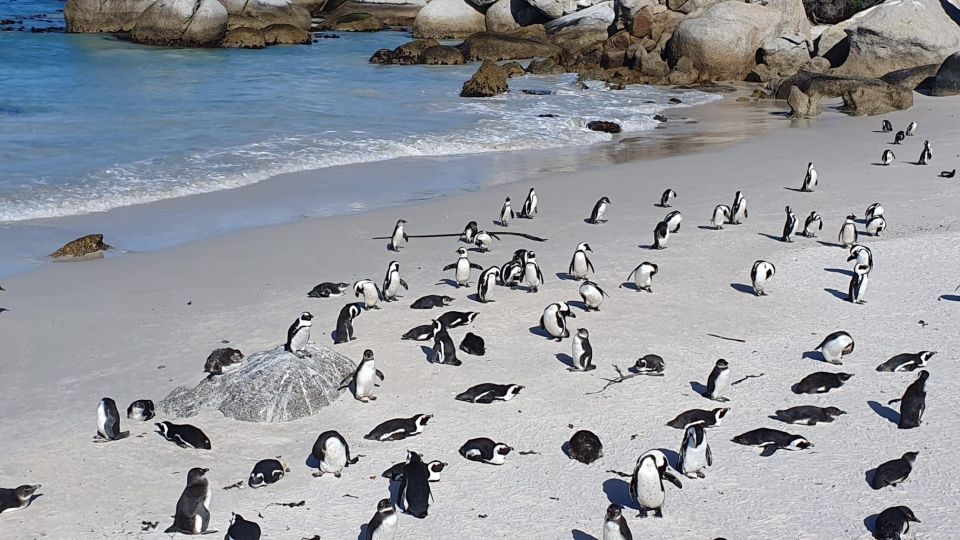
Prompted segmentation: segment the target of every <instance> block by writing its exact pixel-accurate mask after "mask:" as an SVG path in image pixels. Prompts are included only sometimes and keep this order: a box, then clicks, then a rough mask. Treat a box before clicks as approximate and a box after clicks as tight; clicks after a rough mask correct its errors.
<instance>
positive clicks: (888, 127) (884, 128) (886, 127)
mask: <svg viewBox="0 0 960 540" xmlns="http://www.w3.org/2000/svg"><path fill="white" fill-rule="evenodd" d="M881 130H882V131H883V132H884V133H890V132H891V131H893V124H891V123H890V121H889V120H884V121H883V122H882V123H881Z"/></svg>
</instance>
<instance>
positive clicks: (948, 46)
mask: <svg viewBox="0 0 960 540" xmlns="http://www.w3.org/2000/svg"><path fill="white" fill-rule="evenodd" d="M945 6H949V7H948V8H946V9H950V10H951V12H957V13H960V10H958V9H957V8H956V7H954V6H953V5H952V4H950V3H949V2H946V1H945V0H888V1H887V2H884V3H883V4H880V5H878V6H876V7H873V8H871V9H870V10H869V11H867V12H865V13H863V14H862V16H860V17H858V18H857V20H856V21H855V22H854V23H853V24H851V25H848V26H847V27H846V29H845V32H846V44H845V46H844V48H846V49H847V50H848V52H847V55H846V60H845V61H844V62H843V63H842V64H840V65H839V67H838V68H837V72H838V73H843V74H846V75H860V76H865V77H879V76H881V75H884V74H886V73H890V72H891V71H896V70H899V69H904V68H910V67H916V66H923V65H927V64H939V63H941V62H943V60H944V59H945V58H946V57H947V56H949V55H951V54H953V53H954V52H957V51H958V50H960V25H958V23H957V22H956V21H954V20H953V19H951V16H950V15H949V14H948V13H947V11H946V10H945ZM958 20H960V18H958ZM821 39H822V38H821ZM831 61H832V60H831Z"/></svg>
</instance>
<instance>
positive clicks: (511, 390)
mask: <svg viewBox="0 0 960 540" xmlns="http://www.w3.org/2000/svg"><path fill="white" fill-rule="evenodd" d="M524 388H525V387H524V386H521V385H519V384H511V385H510V386H508V387H507V395H510V396H515V395H517V394H519V393H520V391H521V390H523V389H524Z"/></svg>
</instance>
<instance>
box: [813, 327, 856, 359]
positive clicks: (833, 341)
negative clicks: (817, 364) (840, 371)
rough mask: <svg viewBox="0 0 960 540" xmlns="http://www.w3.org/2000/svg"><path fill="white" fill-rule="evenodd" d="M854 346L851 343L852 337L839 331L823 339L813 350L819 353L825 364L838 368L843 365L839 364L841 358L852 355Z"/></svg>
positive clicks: (854, 344) (853, 343) (852, 342)
mask: <svg viewBox="0 0 960 540" xmlns="http://www.w3.org/2000/svg"><path fill="white" fill-rule="evenodd" d="M856 346H857V344H856V343H855V342H854V341H853V337H852V336H851V335H850V334H848V333H847V332H844V331H843V330H840V331H837V332H834V333H832V334H830V335H828V336H827V337H825V338H823V341H821V342H820V344H819V345H817V346H816V348H815V349H814V350H817V351H820V354H822V355H823V359H824V360H826V361H827V362H830V363H831V364H836V365H838V366H839V365H842V364H843V362H841V360H842V359H843V357H844V356H846V355H848V354H850V353H852V352H853V351H854V349H856Z"/></svg>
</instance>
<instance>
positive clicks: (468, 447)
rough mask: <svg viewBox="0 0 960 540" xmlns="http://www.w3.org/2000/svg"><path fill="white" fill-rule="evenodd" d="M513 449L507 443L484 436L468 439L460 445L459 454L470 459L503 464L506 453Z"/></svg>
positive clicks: (491, 463)
mask: <svg viewBox="0 0 960 540" xmlns="http://www.w3.org/2000/svg"><path fill="white" fill-rule="evenodd" d="M512 451H513V448H510V446H509V445H507V444H504V443H498V442H494V441H493V440H492V439H488V438H486V437H478V438H476V439H470V440H468V441H467V442H465V443H463V446H461V447H460V455H461V456H463V457H465V458H467V459H469V460H470V461H478V462H480V463H489V464H490V465H503V463H504V461H505V460H506V457H507V455H508V454H509V453H510V452H512Z"/></svg>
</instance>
